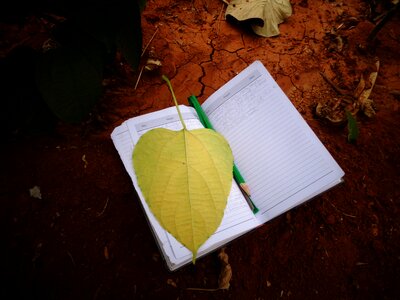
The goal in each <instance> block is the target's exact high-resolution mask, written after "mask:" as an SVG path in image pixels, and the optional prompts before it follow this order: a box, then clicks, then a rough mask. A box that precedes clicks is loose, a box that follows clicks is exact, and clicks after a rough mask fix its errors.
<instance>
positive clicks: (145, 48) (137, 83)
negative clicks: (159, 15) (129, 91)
mask: <svg viewBox="0 0 400 300" xmlns="http://www.w3.org/2000/svg"><path fill="white" fill-rule="evenodd" d="M158 29H159V27H157V29H156V31H154V33H153V35H152V36H151V38H150V40H149V41H148V43H147V44H146V46H145V47H144V48H143V51H142V54H141V55H140V57H143V55H144V54H145V53H146V50H147V48H148V47H149V45H150V44H151V42H152V41H153V39H154V37H155V36H156V34H157V32H158ZM145 66H146V64H144V65H143V67H142V68H141V69H140V73H139V76H138V78H137V80H136V83H135V90H136V89H137V87H138V85H139V81H140V78H142V73H143V70H144V67H145Z"/></svg>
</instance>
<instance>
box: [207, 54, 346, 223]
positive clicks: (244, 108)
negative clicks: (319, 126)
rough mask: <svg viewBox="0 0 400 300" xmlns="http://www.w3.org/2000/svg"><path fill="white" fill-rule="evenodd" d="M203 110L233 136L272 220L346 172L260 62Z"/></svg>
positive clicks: (243, 168) (265, 216) (239, 160)
mask: <svg viewBox="0 0 400 300" xmlns="http://www.w3.org/2000/svg"><path fill="white" fill-rule="evenodd" d="M203 109H204V110H205V112H206V114H207V115H208V116H209V119H210V121H211V123H212V124H213V126H214V127H215V129H216V130H217V131H218V132H220V133H221V134H223V135H224V136H225V138H226V139H227V140H228V142H229V144H230V146H231V148H232V151H233V154H234V158H235V163H236V165H237V166H238V168H239V170H240V172H241V173H242V175H243V177H244V178H245V180H246V182H247V183H248V184H249V186H250V190H251V195H252V199H253V201H254V203H255V204H256V206H257V207H258V208H259V209H260V213H259V214H258V218H259V220H260V221H261V222H266V221H268V220H270V219H272V218H274V217H276V216H278V215H279V214H281V213H283V212H285V211H287V210H288V209H290V208H292V207H294V206H296V205H299V204H300V203H303V202H304V201H306V200H308V199H310V198H311V197H314V196H316V195H318V194H319V193H321V192H322V191H324V190H326V189H328V188H330V187H332V186H333V185H335V184H337V183H339V182H340V179H341V177H343V175H344V173H343V171H342V170H341V169H340V167H339V166H338V165H337V163H336V162H335V160H334V159H333V158H332V157H331V155H330V154H329V152H328V151H327V150H326V148H325V147H324V146H323V145H322V143H321V142H320V141H319V139H318V138H317V137H316V135H315V134H314V133H313V132H312V130H311V129H310V127H309V126H308V125H307V123H306V122H305V121H304V119H303V118H302V116H301V115H300V114H299V113H298V112H297V110H296V109H295V108H294V106H293V105H292V103H291V102H290V100H289V99H288V98H287V97H286V95H285V94H284V93H283V91H282V90H281V89H280V88H279V86H278V85H277V83H276V82H275V80H274V79H273V78H272V77H271V75H270V74H269V73H268V71H267V70H266V69H265V67H264V66H263V65H262V64H261V63H260V62H255V63H253V64H252V65H251V66H249V67H248V68H247V69H245V70H244V71H243V72H241V73H240V74H239V75H238V76H236V77H235V78H234V79H232V80H231V81H230V82H228V83H227V84H226V85H225V86H223V87H222V88H221V89H220V90H218V91H217V92H216V93H214V94H213V95H212V96H211V97H210V98H209V99H208V100H207V101H206V102H205V103H204V104H203Z"/></svg>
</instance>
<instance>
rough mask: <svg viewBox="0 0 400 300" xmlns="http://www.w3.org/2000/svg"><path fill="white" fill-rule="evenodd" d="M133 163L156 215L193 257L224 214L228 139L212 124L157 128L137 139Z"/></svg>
mask: <svg viewBox="0 0 400 300" xmlns="http://www.w3.org/2000/svg"><path fill="white" fill-rule="evenodd" d="M133 165H134V169H135V172H136V177H137V179H138V183H139V186H140V189H141V191H142V193H143V195H144V198H145V199H146V202H147V203H148V205H149V207H150V209H151V211H152V212H153V214H154V216H155V217H156V218H157V220H158V221H159V222H160V224H161V225H162V226H163V227H164V228H165V229H166V230H167V231H168V232H170V233H171V234H172V235H173V236H174V237H175V238H176V239H177V240H178V241H180V242H181V243H182V244H183V245H184V246H185V247H187V248H188V249H189V250H191V251H192V252H193V260H195V257H196V253H197V250H198V249H199V247H200V246H201V245H202V244H203V243H204V242H205V241H206V240H207V239H208V238H209V237H210V236H211V235H212V234H213V233H214V232H215V231H216V230H217V228H218V226H219V225H220V223H221V221H222V217H223V215H224V210H225V207H226V203H227V199H228V196H229V192H230V189H231V184H232V168H233V156H232V151H231V149H230V147H229V145H228V143H227V142H226V140H225V139H224V138H223V137H222V136H221V135H220V134H218V133H216V132H215V131H213V130H210V129H196V130H191V131H189V130H187V129H182V130H180V131H172V130H168V129H164V128H157V129H153V130H150V131H148V132H147V133H145V134H144V135H143V136H142V137H141V138H140V139H139V142H138V143H137V144H136V146H135V149H134V152H133Z"/></svg>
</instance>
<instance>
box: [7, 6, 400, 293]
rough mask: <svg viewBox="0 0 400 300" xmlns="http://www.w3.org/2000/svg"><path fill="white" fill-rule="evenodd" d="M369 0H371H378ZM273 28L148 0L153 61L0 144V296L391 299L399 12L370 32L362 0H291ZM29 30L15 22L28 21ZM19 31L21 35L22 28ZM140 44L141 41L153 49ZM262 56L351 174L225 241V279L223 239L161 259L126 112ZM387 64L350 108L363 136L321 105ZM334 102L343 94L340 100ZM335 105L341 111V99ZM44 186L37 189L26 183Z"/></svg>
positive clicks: (396, 262)
mask: <svg viewBox="0 0 400 300" xmlns="http://www.w3.org/2000/svg"><path fill="white" fill-rule="evenodd" d="M371 2H372V1H371ZM291 3H292V6H293V15H292V16H291V17H290V18H289V19H288V20H287V21H286V22H285V23H283V24H281V25H280V31H281V34H280V36H278V37H274V38H262V37H258V36H256V35H254V34H253V33H252V32H251V31H250V30H248V29H246V28H245V27H244V26H241V25H240V26H239V25H238V24H233V23H231V22H227V21H226V20H224V18H223V11H224V10H225V8H226V6H225V5H224V4H223V3H222V1H209V0H194V1H188V0H178V1H171V0H162V1H155V0H150V1H148V4H147V7H146V9H145V11H144V12H143V15H142V26H143V43H144V45H146V44H147V43H148V42H149V41H150V40H151V37H152V36H153V34H154V33H156V34H155V35H154V38H153V39H152V40H151V43H150V44H149V47H148V50H150V53H151V54H150V55H151V56H152V57H155V58H157V59H159V60H160V61H161V62H162V67H161V68H160V69H159V70H158V71H156V72H152V73H149V72H144V73H143V74H142V76H141V78H140V81H139V82H138V85H137V89H136V90H135V88H134V86H135V84H136V82H137V78H138V73H139V72H132V71H131V70H130V69H129V67H128V66H127V65H126V64H125V63H124V62H123V61H122V60H121V61H120V62H119V63H118V64H116V65H115V66H114V72H111V73H110V74H109V75H108V77H107V78H106V79H105V80H104V95H103V97H102V99H101V101H100V102H99V104H98V106H97V107H96V109H95V111H94V112H93V114H92V115H91V117H90V118H89V119H88V121H86V122H83V123H81V124H78V125H68V124H63V123H61V122H60V123H59V124H58V125H57V128H56V132H55V133H52V134H41V135H35V136H28V137H19V138H14V139H11V140H7V141H6V142H4V143H2V146H1V147H2V150H1V154H2V155H1V159H0V164H1V181H0V199H1V204H2V208H1V210H0V211H1V236H2V240H3V243H1V244H2V245H1V247H0V248H1V268H0V269H1V271H0V272H1V274H2V280H1V283H2V284H1V290H0V291H1V298H2V299H287V298H288V299H400V287H399V283H400V232H399V230H400V222H399V220H400V219H399V208H400V188H399V186H400V172H399V170H400V158H399V153H400V119H399V117H400V102H399V90H400V59H399V53H400V14H397V15H395V16H394V17H393V18H392V19H391V20H390V21H389V22H388V23H387V24H386V25H385V26H384V28H383V29H382V30H381V31H380V32H379V33H378V34H377V35H376V38H375V39H374V40H373V41H370V42H368V41H367V38H368V35H369V33H370V32H371V30H372V29H373V28H374V24H373V23H372V22H371V20H372V18H373V17H375V16H376V15H377V13H379V8H377V10H378V11H377V13H376V14H375V15H374V13H375V12H374V11H371V9H370V6H369V5H368V3H367V2H365V1H358V0H349V1H333V0H332V1H322V0H309V1H307V0H294V1H291ZM22 30H23V27H22ZM21 35H22V33H21ZM147 52H148V51H147ZM254 60H260V61H262V62H263V63H264V65H265V66H266V68H267V69H268V70H269V71H270V73H271V74H272V76H273V77H274V78H275V80H276V81H277V82H278V84H279V85H280V86H281V87H282V89H283V90H284V91H285V93H286V94H287V95H288V97H289V98H290V99H291V101H292V102H293V104H294V105H295V107H296V108H297V109H298V110H299V112H300V113H301V114H302V115H303V117H304V118H305V120H306V121H307V123H308V124H309V125H310V126H311V128H312V129H313V130H314V132H315V133H316V134H317V136H318V137H319V138H320V139H321V141H322V142H323V144H324V145H325V146H326V147H327V148H328V150H329V151H330V152H331V154H332V156H333V157H334V158H335V159H336V160H337V162H338V163H339V164H340V166H341V167H342V168H343V170H344V171H345V173H346V175H345V182H344V183H343V184H341V185H340V186H338V187H336V188H334V189H332V190H330V191H328V192H326V193H324V194H323V195H321V196H319V197H317V198H316V199H313V200H312V201H310V202H308V203H306V204H305V205H302V206H300V207H298V208H296V209H293V210H292V211H290V212H289V213H286V214H284V215H282V216H280V217H278V218H276V219H274V220H272V221H270V222H269V223H267V224H266V225H264V226H262V227H260V228H258V229H257V230H254V231H253V232H251V233H249V234H247V235H245V236H244V237H242V238H239V239H237V240H235V241H233V242H232V243H230V244H229V245H228V246H227V247H226V250H225V251H226V253H227V254H228V256H229V263H230V265H231V267H232V271H233V276H232V279H231V282H230V288H229V289H228V290H219V291H206V290H191V289H188V288H204V289H213V288H216V287H217V286H218V276H219V273H220V269H221V266H220V262H219V259H218V255H217V254H218V252H215V253H212V254H210V255H208V256H206V257H204V258H201V259H199V260H198V261H197V262H196V265H195V266H193V265H190V266H186V267H184V268H182V269H180V270H178V271H176V272H169V271H168V270H167V268H166V267H165V265H164V262H163V260H162V258H161V257H160V253H159V251H158V248H157V245H156V243H155V241H154V239H153V236H152V234H151V232H150V229H149V227H148V224H147V221H146V219H145V217H144V215H143V212H142V209H141V206H140V203H139V201H138V198H137V195H136V193H135V190H134V189H133V186H132V184H131V182H130V178H129V176H128V174H127V173H126V172H125V170H124V168H123V165H122V163H121V161H120V158H119V156H118V154H117V152H116V150H115V148H114V146H113V144H112V141H111V139H110V134H111V132H112V130H113V129H114V128H115V127H116V126H118V125H119V124H120V123H122V122H123V121H124V120H126V119H128V118H130V117H133V116H136V115H139V114H143V113H146V112H151V111H155V110H158V109H161V108H165V107H168V106H171V105H172V102H171V97H170V94H169V92H168V90H167V87H166V85H165V84H164V83H163V82H162V80H161V78H160V74H166V75H167V76H168V77H169V78H171V81H172V84H173V85H174V87H175V92H176V94H177V97H178V99H179V101H180V102H181V103H186V98H187V96H189V95H190V94H194V95H196V96H198V98H199V100H200V102H202V101H204V100H205V99H207V97H208V96H210V95H211V94H212V93H213V92H214V91H215V90H217V89H218V88H219V87H220V86H221V85H222V84H223V83H225V82H226V81H227V80H229V79H231V78H232V77H233V76H234V75H235V74H236V73H238V72H240V71H241V70H242V69H244V68H245V67H246V66H247V65H249V64H250V63H252V62H253V61H254ZM376 60H379V63H380V68H379V72H378V77H377V81H376V85H375V87H374V88H373V90H372V94H371V99H373V100H374V107H375V110H376V115H375V116H373V117H372V118H369V117H366V116H364V115H363V113H362V112H361V111H360V112H359V113H358V114H357V116H356V118H357V122H358V126H359V129H360V135H359V137H358V139H357V142H356V143H349V142H348V141H347V129H346V126H345V124H339V125H333V124H332V123H330V122H329V121H327V120H326V119H324V118H322V117H318V116H316V114H315V107H316V105H317V104H318V103H320V105H323V106H324V107H326V108H327V110H328V112H329V109H330V107H332V105H334V104H332V103H337V101H340V99H342V98H343V97H344V96H343V95H340V94H339V93H338V92H337V91H335V90H334V88H333V86H332V85H330V84H328V83H327V81H326V80H324V79H323V77H322V76H321V74H320V72H323V73H324V74H326V76H327V77H328V78H330V79H331V80H332V81H333V83H334V85H335V86H336V87H339V88H340V89H342V90H345V91H348V92H350V93H352V92H353V91H354V90H355V88H356V87H357V84H358V82H359V80H360V77H361V76H362V75H363V74H364V75H368V74H370V73H371V72H372V71H374V70H375V69H374V68H375V62H376ZM339 109H342V106H339ZM342 113H343V112H342ZM35 186H37V187H38V188H40V192H41V199H39V198H34V197H31V196H30V192H29V191H30V189H32V188H33V187H35Z"/></svg>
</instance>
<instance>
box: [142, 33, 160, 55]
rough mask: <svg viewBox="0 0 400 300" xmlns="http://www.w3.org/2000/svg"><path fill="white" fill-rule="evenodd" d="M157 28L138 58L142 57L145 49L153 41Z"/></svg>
mask: <svg viewBox="0 0 400 300" xmlns="http://www.w3.org/2000/svg"><path fill="white" fill-rule="evenodd" d="M158 29H159V28H158V27H157V29H156V31H155V32H154V33H153V35H152V37H151V38H150V40H149V42H148V43H147V45H146V46H145V47H144V48H143V51H142V54H141V55H140V57H143V55H144V53H145V52H146V50H147V48H148V47H149V45H150V43H151V42H152V41H153V39H154V37H155V36H156V34H157V32H158Z"/></svg>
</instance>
